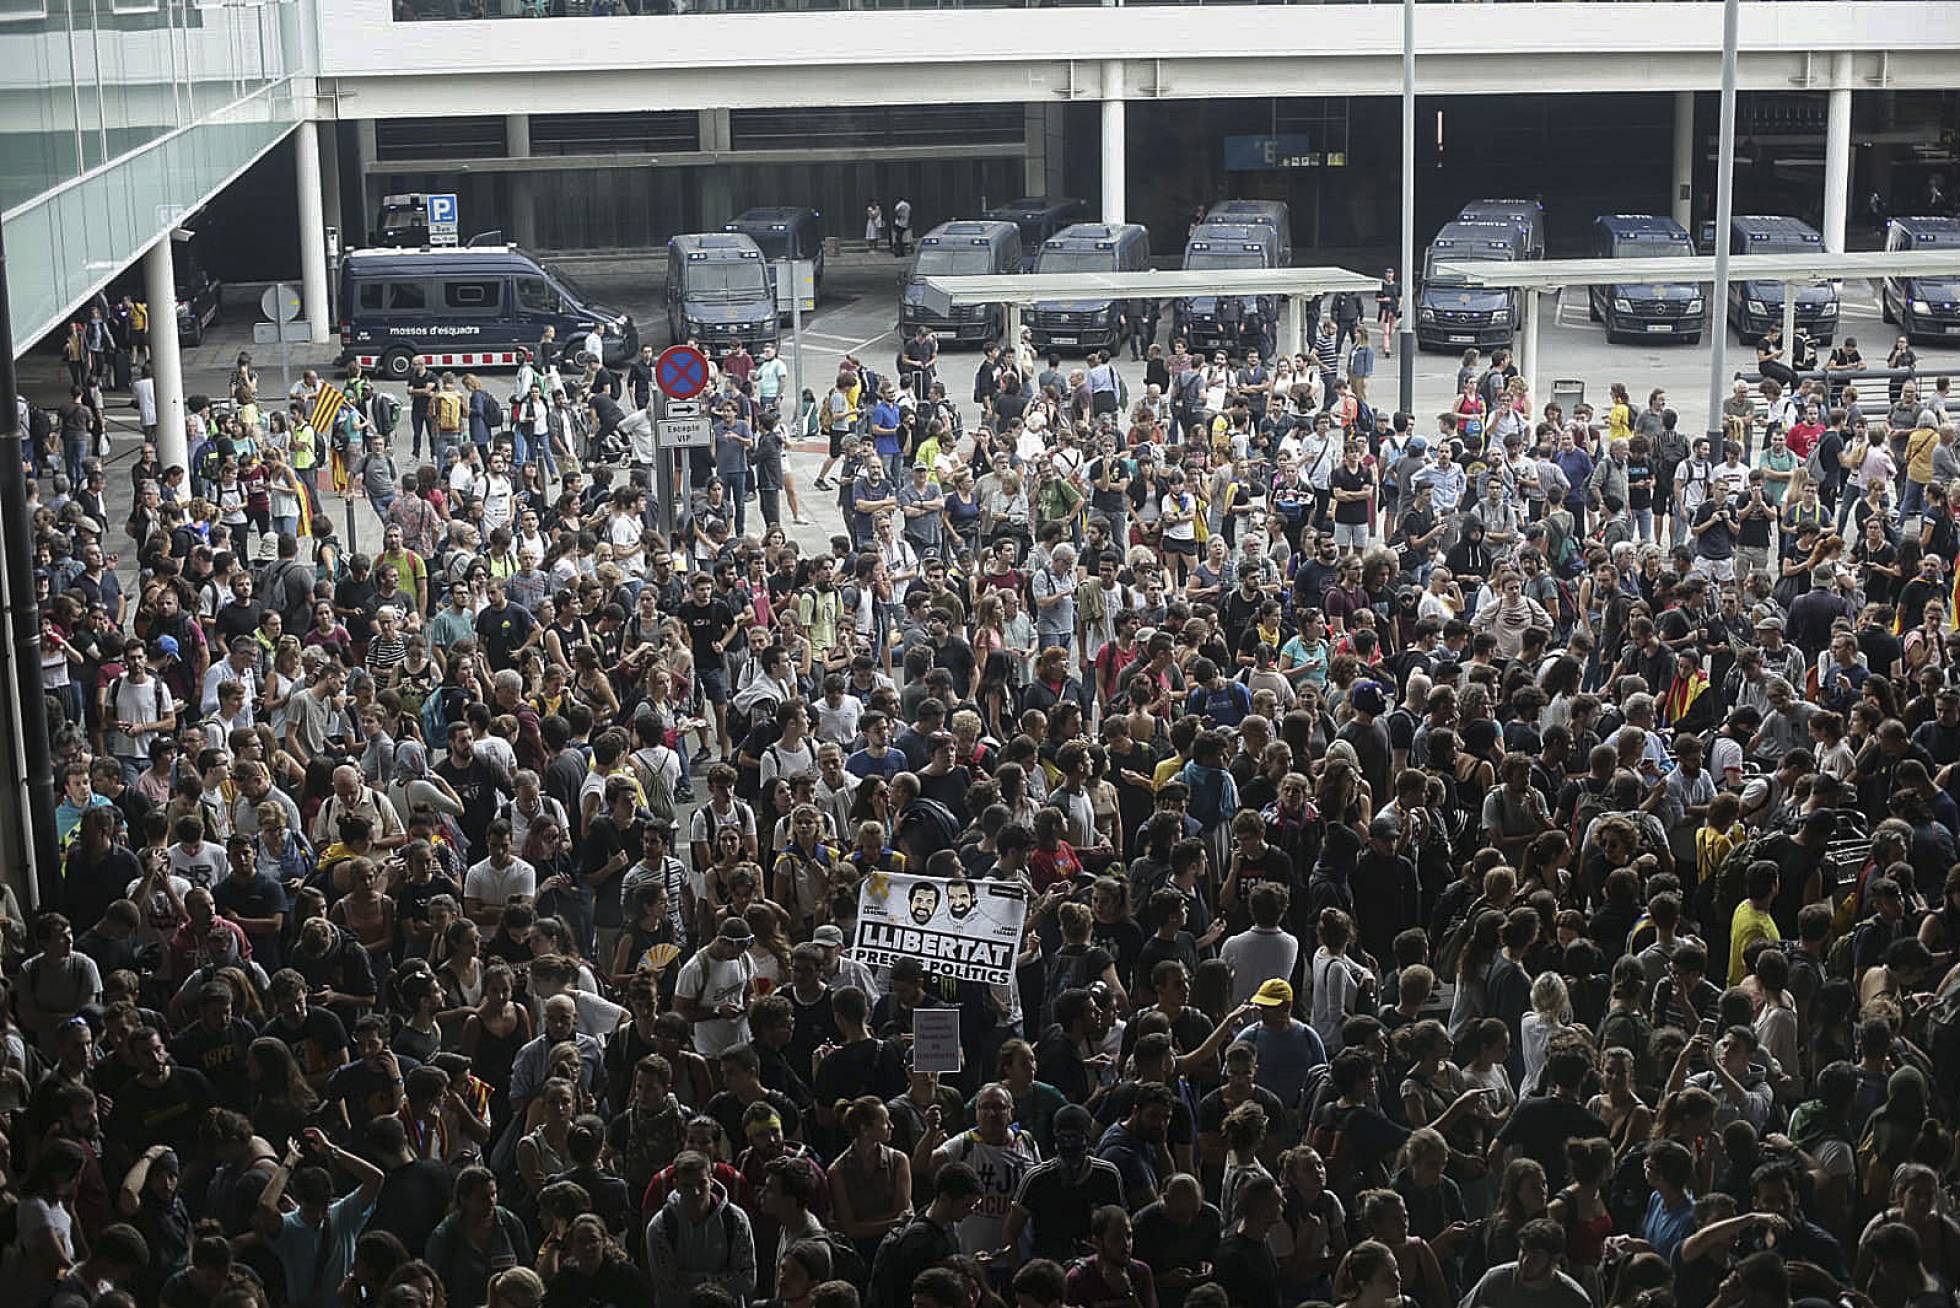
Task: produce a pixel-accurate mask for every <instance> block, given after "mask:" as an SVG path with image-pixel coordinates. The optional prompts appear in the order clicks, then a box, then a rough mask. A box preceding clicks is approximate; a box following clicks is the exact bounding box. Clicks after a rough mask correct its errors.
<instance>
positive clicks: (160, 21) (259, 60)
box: [0, 0, 312, 348]
mask: <svg viewBox="0 0 1960 1308" xmlns="http://www.w3.org/2000/svg"><path fill="white" fill-rule="evenodd" d="M311 23H312V11H311V8H310V6H309V5H307V4H303V3H301V2H300V0H284V2H283V3H277V2H273V0H260V3H238V2H236V0H232V2H227V3H217V2H214V0H0V104H4V106H5V109H4V112H0V211H3V212H4V215H5V217H4V221H5V226H6V243H7V254H8V260H7V263H8V302H9V308H10V310H11V312H12V316H13V327H14V338H15V343H16V347H17V348H21V347H24V346H25V345H27V344H29V343H31V342H32V341H33V340H34V339H35V338H36V337H38V336H39V335H41V333H42V332H44V331H45V330H46V329H47V328H48V327H50V326H52V325H53V324H54V322H55V321H56V320H57V319H58V318H59V316H60V315H61V314H62V313H64V312H65V311H66V310H67V309H68V308H69V306H71V305H73V304H74V303H76V302H77V301H78V300H80V299H82V298H83V297H85V296H86V295H88V294H89V293H90V291H92V290H93V289H94V288H95V287H96V286H99V285H100V284H101V283H102V282H103V281H105V280H106V279H107V278H108V277H109V276H110V275H111V274H113V273H114V272H115V271H116V270H117V269H118V268H120V267H122V266H123V265H125V264H127V263H128V262H129V261H130V260H131V258H132V257H134V255H136V254H137V253H138V252H140V251H141V250H142V249H144V248H145V247H146V246H148V245H149V244H150V243H151V242H152V241H154V240H155V239H156V237H157V236H158V235H159V234H161V233H162V232H164V231H166V230H167V229H168V228H169V227H170V226H171V225H172V224H174V223H175V222H176V221H177V220H178V219H179V218H180V217H181V216H183V215H184V214H185V213H186V212H188V211H189V210H191V209H193V208H195V207H196V206H197V205H198V204H200V203H202V202H203V201H204V200H205V199H206V198H207V197H208V196H209V195H210V194H211V193H212V192H214V191H216V190H218V189H220V188H221V187H222V186H223V185H224V184H225V182H226V181H228V180H229V179H230V178H231V177H233V176H234V175H235V174H237V173H238V172H239V171H240V170H242V169H243V168H244V167H246V166H247V165H249V164H250V163H251V162H252V161H253V160H255V159H257V158H258V157H259V156H260V155H261V154H263V153H264V152H265V151H266V150H267V149H269V148H270V147H271V146H272V145H274V144H276V143H277V142H278V141H279V140H280V139H281V138H282V137H284V136H285V134H286V133H287V132H288V131H290V130H291V128H292V125H293V123H294V121H295V120H296V112H295V103H294V98H293V85H292V79H293V78H294V76H295V75H296V74H299V73H301V72H303V71H304V64H305V61H306V59H307V57H308V54H307V52H308V49H309V42H308V33H309V30H310V26H311Z"/></svg>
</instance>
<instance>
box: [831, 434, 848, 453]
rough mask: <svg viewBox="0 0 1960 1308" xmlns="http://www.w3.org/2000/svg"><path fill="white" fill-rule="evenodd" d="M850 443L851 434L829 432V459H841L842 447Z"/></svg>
mask: <svg viewBox="0 0 1960 1308" xmlns="http://www.w3.org/2000/svg"><path fill="white" fill-rule="evenodd" d="M850 441H851V433H850V432H848V431H833V432H831V433H830V457H831V458H833V459H841V458H843V457H844V447H845V446H846V445H848V444H850Z"/></svg>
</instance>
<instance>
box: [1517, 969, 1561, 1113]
mask: <svg viewBox="0 0 1960 1308" xmlns="http://www.w3.org/2000/svg"><path fill="white" fill-rule="evenodd" d="M1571 1023H1572V998H1571V996H1570V995H1568V994H1567V993H1566V989H1565V978H1564V977H1561V976H1560V975H1559V974H1558V973H1556V972H1541V973H1539V974H1538V979H1537V980H1536V981H1533V982H1532V983H1531V1011H1530V1012H1529V1013H1526V1014H1525V1015H1524V1016H1523V1017H1522V1018H1521V1019H1519V1021H1518V1044H1519V1051H1520V1052H1521V1053H1522V1054H1523V1056H1524V1086H1525V1089H1526V1091H1527V1092H1528V1091H1529V1090H1530V1089H1531V1087H1533V1086H1535V1085H1537V1084H1538V1073H1539V1072H1541V1071H1542V1070H1544V1067H1545V1051H1546V1049H1547V1048H1548V1047H1549V1046H1550V1045H1551V1041H1552V1037H1553V1036H1555V1035H1557V1034H1558V1033H1559V1032H1560V1031H1563V1030H1565V1029H1566V1027H1568V1026H1569V1025H1571Z"/></svg>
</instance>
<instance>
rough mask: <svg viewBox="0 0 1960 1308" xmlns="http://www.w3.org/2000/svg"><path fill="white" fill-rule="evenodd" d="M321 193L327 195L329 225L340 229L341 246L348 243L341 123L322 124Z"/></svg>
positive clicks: (326, 205)
mask: <svg viewBox="0 0 1960 1308" xmlns="http://www.w3.org/2000/svg"><path fill="white" fill-rule="evenodd" d="M320 137H321V140H320V194H321V195H322V196H324V197H325V204H324V208H325V210H326V215H327V226H329V227H337V228H339V229H340V248H341V249H343V250H345V249H350V248H352V247H350V246H349V245H348V243H347V237H348V228H347V214H346V212H345V210H346V196H347V193H346V192H345V191H343V190H342V189H341V186H340V124H339V123H321V124H320Z"/></svg>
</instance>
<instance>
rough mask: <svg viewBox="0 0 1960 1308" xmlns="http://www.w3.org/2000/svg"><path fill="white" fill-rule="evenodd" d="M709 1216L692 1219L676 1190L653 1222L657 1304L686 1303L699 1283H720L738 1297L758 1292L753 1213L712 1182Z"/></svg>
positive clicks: (672, 1307)
mask: <svg viewBox="0 0 1960 1308" xmlns="http://www.w3.org/2000/svg"><path fill="white" fill-rule="evenodd" d="M709 1184H710V1191H709V1195H710V1197H709V1203H708V1212H707V1215H706V1216H705V1217H704V1218H703V1219H702V1220H701V1221H699V1222H694V1221H691V1220H689V1218H688V1216H687V1211H686V1207H685V1204H686V1201H685V1200H684V1199H683V1198H682V1196H681V1194H680V1192H679V1191H678V1190H676V1191H675V1192H674V1193H673V1194H670V1195H668V1196H667V1202H666V1204H665V1205H664V1206H662V1208H661V1210H660V1211H659V1212H657V1213H655V1214H654V1215H653V1220H652V1221H649V1222H648V1223H647V1230H646V1247H647V1261H648V1262H649V1264H650V1265H651V1267H652V1270H653V1295H654V1303H655V1304H656V1305H657V1308H685V1305H686V1303H687V1296H688V1292H689V1291H691V1290H693V1289H694V1287H695V1286H697V1285H719V1286H721V1287H722V1288H723V1289H725V1290H727V1291H728V1292H729V1293H730V1294H732V1295H734V1296H735V1298H736V1299H737V1300H738V1301H742V1300H746V1299H748V1297H749V1296H750V1295H751V1294H753V1293H754V1292H755V1237H754V1236H753V1235H752V1234H751V1233H750V1231H749V1219H748V1214H746V1213H744V1212H743V1211H742V1210H741V1208H740V1206H738V1205H736V1204H732V1203H730V1202H729V1201H728V1191H727V1190H726V1189H724V1188H723V1187H722V1185H721V1183H720V1182H719V1181H713V1182H710V1183H709Z"/></svg>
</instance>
